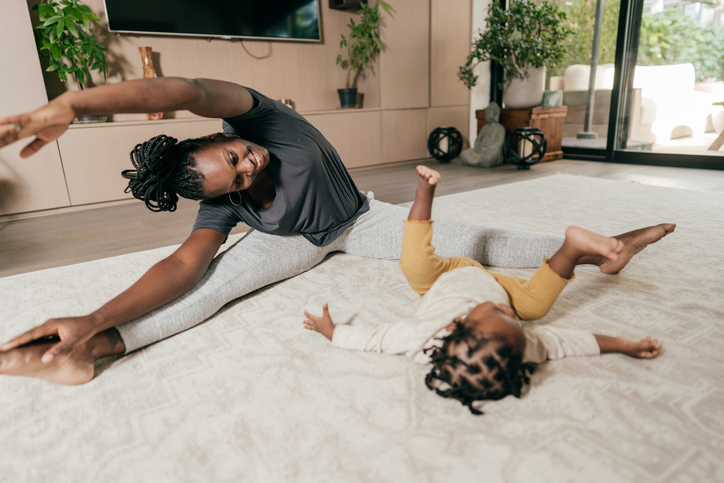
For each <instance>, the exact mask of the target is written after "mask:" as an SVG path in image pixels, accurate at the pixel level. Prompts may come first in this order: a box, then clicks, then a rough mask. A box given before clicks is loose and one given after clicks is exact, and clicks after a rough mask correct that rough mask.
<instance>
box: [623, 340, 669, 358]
mask: <svg viewBox="0 0 724 483" xmlns="http://www.w3.org/2000/svg"><path fill="white" fill-rule="evenodd" d="M620 352H621V353H622V354H626V355H627V356H630V357H635V358H637V359H653V358H654V357H656V356H658V355H659V354H660V353H661V345H659V339H652V338H651V336H648V337H645V338H643V339H641V340H640V341H638V342H636V341H633V340H628V339H622V344H621V349H620Z"/></svg>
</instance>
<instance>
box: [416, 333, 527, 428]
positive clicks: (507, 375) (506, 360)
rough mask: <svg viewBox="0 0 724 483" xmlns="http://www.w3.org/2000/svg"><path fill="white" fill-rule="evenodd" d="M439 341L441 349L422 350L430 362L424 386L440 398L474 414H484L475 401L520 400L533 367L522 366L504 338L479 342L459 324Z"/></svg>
mask: <svg viewBox="0 0 724 483" xmlns="http://www.w3.org/2000/svg"><path fill="white" fill-rule="evenodd" d="M439 340H441V341H442V346H440V347H431V348H428V349H425V353H426V354H427V352H428V351H430V361H431V362H432V369H431V370H430V373H429V374H427V376H425V385H426V386H427V387H428V389H430V390H434V391H435V392H436V393H438V394H439V395H440V396H442V397H449V398H454V399H457V400H458V401H460V402H461V403H462V404H463V405H464V406H467V407H468V409H470V412H471V413H473V414H483V412H482V411H480V410H478V409H476V408H474V407H473V403H474V402H475V401H482V400H486V399H491V400H498V399H502V398H504V397H505V396H507V395H508V394H512V395H514V396H515V397H520V393H521V390H522V389H523V386H524V384H528V383H529V382H530V379H529V377H528V376H529V375H530V374H533V372H534V371H535V369H536V364H534V363H532V362H526V363H524V362H523V354H521V353H517V354H514V353H513V347H512V346H511V345H510V344H509V343H508V341H507V340H506V339H505V338H503V337H501V336H493V337H489V338H479V337H477V336H476V335H475V334H474V333H473V331H472V330H471V329H469V328H467V327H465V326H464V325H463V324H462V322H459V321H456V322H455V329H454V330H453V331H452V333H451V334H450V335H448V336H446V337H443V338H441V339H439Z"/></svg>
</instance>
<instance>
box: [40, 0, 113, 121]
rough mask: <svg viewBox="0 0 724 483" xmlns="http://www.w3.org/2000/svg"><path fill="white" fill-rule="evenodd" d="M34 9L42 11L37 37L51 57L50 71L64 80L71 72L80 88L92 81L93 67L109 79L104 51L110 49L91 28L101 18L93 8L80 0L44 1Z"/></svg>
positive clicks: (41, 52)
mask: <svg viewBox="0 0 724 483" xmlns="http://www.w3.org/2000/svg"><path fill="white" fill-rule="evenodd" d="M33 9H34V10H37V11H38V14H39V19H40V24H39V25H38V26H37V27H35V28H36V29H37V31H38V32H37V35H36V40H37V44H38V50H39V52H40V55H42V56H44V57H48V61H49V63H50V66H49V67H48V68H47V69H46V70H47V71H48V72H55V73H56V74H57V75H58V78H59V79H60V80H61V82H63V83H65V82H67V81H68V76H69V75H71V76H73V77H75V79H76V81H77V82H78V87H79V88H80V89H83V88H84V86H85V85H86V84H87V82H88V80H90V78H91V74H90V72H91V71H93V70H97V71H98V72H100V73H102V74H103V78H104V79H105V78H106V58H105V56H104V55H103V52H104V51H105V50H107V49H106V48H105V47H104V46H103V45H101V44H100V42H98V38H97V37H96V36H95V35H94V34H93V31H92V30H91V25H90V21H91V20H95V21H99V19H98V17H97V16H96V15H95V14H94V13H93V11H92V10H91V9H90V8H88V7H87V6H85V5H82V4H80V2H79V0H59V1H58V0H41V1H40V3H39V4H37V5H35V6H34V7H33ZM80 120H81V121H86V122H88V121H92V120H93V119H80ZM98 120H100V119H98ZM102 120H105V117H103V119H102Z"/></svg>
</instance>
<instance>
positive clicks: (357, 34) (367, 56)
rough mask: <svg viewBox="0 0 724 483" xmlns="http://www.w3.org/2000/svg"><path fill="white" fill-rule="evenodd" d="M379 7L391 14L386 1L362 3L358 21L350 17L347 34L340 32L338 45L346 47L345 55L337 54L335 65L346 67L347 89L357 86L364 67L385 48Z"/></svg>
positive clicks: (390, 8)
mask: <svg viewBox="0 0 724 483" xmlns="http://www.w3.org/2000/svg"><path fill="white" fill-rule="evenodd" d="M380 7H381V8H382V9H384V11H385V12H387V14H388V15H389V16H392V7H391V6H390V4H389V3H387V2H384V1H382V0H378V1H377V3H376V4H375V6H374V7H369V6H368V5H367V4H364V3H362V4H360V9H361V12H360V17H359V23H355V21H354V18H351V19H350V20H349V24H348V27H349V34H348V35H347V36H345V35H344V34H342V40H341V41H340V43H339V46H340V48H346V49H347V56H346V58H345V57H343V56H342V54H339V55H338V56H337V65H340V66H342V68H343V69H347V80H346V84H345V85H346V87H347V88H348V89H350V88H356V87H357V81H358V80H359V77H360V75H361V74H362V72H363V71H364V69H365V68H367V67H369V66H370V65H371V64H372V62H373V61H374V59H375V57H376V56H377V54H379V53H380V52H382V51H384V50H385V49H386V48H387V45H385V43H384V42H383V41H382V39H381V38H380V22H381V21H382V13H381V12H380Z"/></svg>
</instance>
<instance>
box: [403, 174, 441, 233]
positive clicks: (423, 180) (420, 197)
mask: <svg viewBox="0 0 724 483" xmlns="http://www.w3.org/2000/svg"><path fill="white" fill-rule="evenodd" d="M416 169H417V176H418V178H417V191H415V201H414V202H413V203H412V207H411V208H410V216H408V217H407V219H408V220H422V221H425V220H429V219H430V218H431V217H432V200H433V199H434V198H435V187H436V186H437V183H438V181H440V173H438V172H437V171H435V170H434V169H432V168H428V167H427V166H422V165H420V166H418V167H417V168H416Z"/></svg>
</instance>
